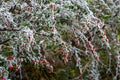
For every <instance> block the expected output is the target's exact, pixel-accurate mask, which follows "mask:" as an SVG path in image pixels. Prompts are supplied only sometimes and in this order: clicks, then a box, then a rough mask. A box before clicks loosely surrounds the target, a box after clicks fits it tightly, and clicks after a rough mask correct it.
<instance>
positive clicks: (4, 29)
mask: <svg viewBox="0 0 120 80" xmlns="http://www.w3.org/2000/svg"><path fill="white" fill-rule="evenodd" d="M20 30H21V29H6V28H3V29H0V31H20Z"/></svg>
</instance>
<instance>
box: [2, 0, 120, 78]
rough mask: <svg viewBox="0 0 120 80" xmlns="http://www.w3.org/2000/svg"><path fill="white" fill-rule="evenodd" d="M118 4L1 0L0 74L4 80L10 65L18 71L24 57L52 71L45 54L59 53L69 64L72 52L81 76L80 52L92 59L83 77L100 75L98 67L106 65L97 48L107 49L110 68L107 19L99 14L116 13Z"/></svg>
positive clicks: (77, 0) (82, 0)
mask: <svg viewBox="0 0 120 80" xmlns="http://www.w3.org/2000/svg"><path fill="white" fill-rule="evenodd" d="M107 2H109V4H111V5H108V4H107ZM90 4H92V6H91V5H90ZM119 4H120V1H119V0H116V1H113V0H109V1H108V0H105V1H104V0H52V1H50V0H0V60H1V61H0V63H1V64H2V65H0V77H1V79H2V80H8V74H9V71H10V70H16V71H18V70H19V71H21V67H22V62H28V61H29V62H31V63H34V65H41V66H42V67H45V68H46V69H47V70H49V71H50V72H54V66H53V65H52V63H54V62H55V63H56V61H55V60H54V57H53V58H52V60H49V59H48V58H49V57H51V56H55V57H57V56H58V55H60V57H61V58H60V59H61V60H62V61H63V62H64V63H65V64H66V63H68V64H69V59H70V58H71V56H74V58H75V61H76V67H78V69H79V70H80V75H82V74H83V69H84V68H85V65H84V64H83V63H82V62H81V55H82V56H86V58H87V59H89V61H90V62H89V63H90V64H89V65H88V66H87V68H88V74H87V75H86V76H85V78H86V80H87V79H91V78H92V80H99V77H100V74H99V68H98V67H99V66H105V67H106V65H105V64H103V63H102V61H101V59H100V57H101V56H100V54H99V52H98V50H99V49H101V48H102V49H105V50H106V51H108V54H109V61H108V63H109V66H108V72H109V71H110V69H111V67H110V66H111V55H112V53H111V51H110V49H111V47H110V44H109V39H108V37H107V36H106V32H105V31H104V26H106V24H105V23H104V22H103V21H104V20H101V19H100V18H98V17H99V14H102V16H103V15H105V14H106V13H110V14H111V15H117V16H118V15H119V7H120V5H119ZM100 5H102V6H103V7H105V9H106V11H107V12H106V13H102V8H100V7H99V6H100ZM100 9H101V10H100ZM103 12H104V11H103ZM103 17H104V16H103ZM114 19H115V18H114ZM109 24H110V23H109ZM56 53H58V54H57V56H56ZM116 54H118V59H117V60H116V61H117V67H116V75H115V77H114V79H117V76H118V75H119V68H120V54H119V51H118V52H116ZM83 60H84V59H83ZM52 61H53V62H52ZM3 62H4V63H3ZM86 62H87V61H86ZM101 64H102V65H101ZM21 77H22V76H21Z"/></svg>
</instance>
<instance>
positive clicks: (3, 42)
mask: <svg viewBox="0 0 120 80" xmlns="http://www.w3.org/2000/svg"><path fill="white" fill-rule="evenodd" d="M8 41H10V39H7V40H5V41H2V42H0V45H1V44H5V43H7V42H8Z"/></svg>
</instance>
